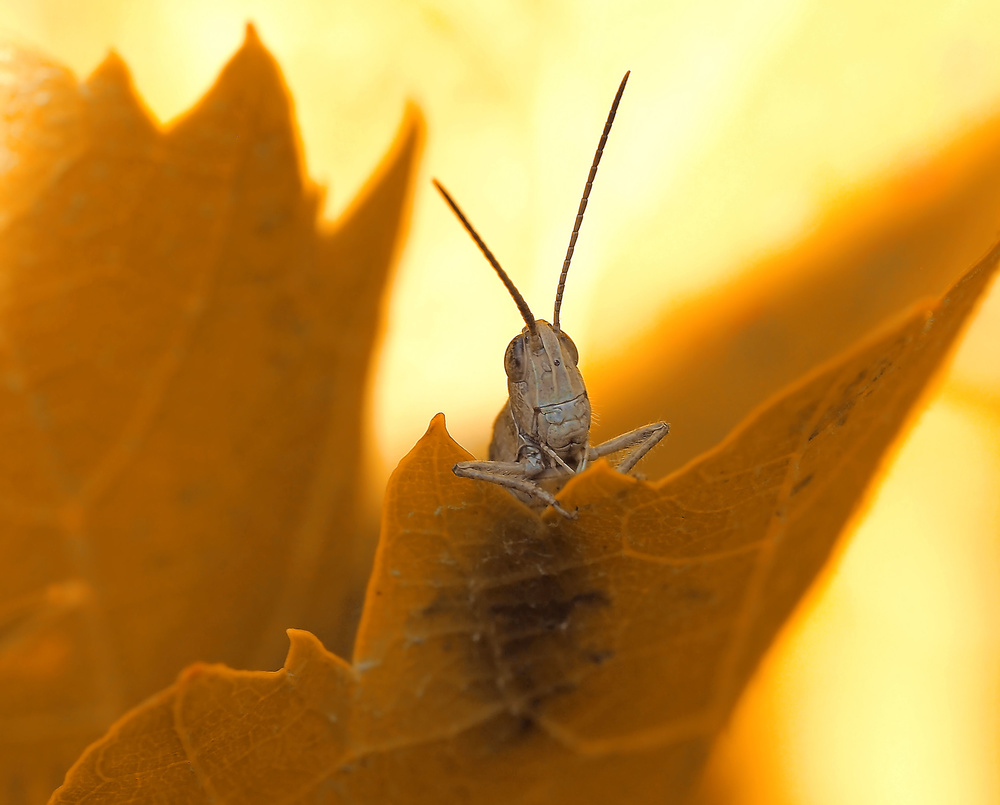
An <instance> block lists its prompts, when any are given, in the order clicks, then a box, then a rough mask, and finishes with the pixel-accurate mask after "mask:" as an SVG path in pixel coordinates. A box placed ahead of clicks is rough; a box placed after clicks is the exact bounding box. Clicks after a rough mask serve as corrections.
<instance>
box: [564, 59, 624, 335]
mask: <svg viewBox="0 0 1000 805" xmlns="http://www.w3.org/2000/svg"><path fill="white" fill-rule="evenodd" d="M629 73H631V70H628V71H626V73H625V77H624V78H623V79H622V83H621V84H619V85H618V94H617V95H615V100H614V102H613V103H612V104H611V111H610V112H608V121H607V123H605V124H604V132H603V134H601V141H600V142H599V143H598V144H597V153H595V154H594V162H593V164H592V165H591V166H590V173H589V174H588V176H587V184H586V186H585V187H584V188H583V198H581V199H580V208H579V209H578V210H577V211H576V223H575V224H574V225H573V234H571V235H570V236H569V248H568V249H566V259H565V260H563V267H562V273H561V274H560V275H559V287H557V288H556V305H555V310H554V312H553V313H552V328H553V329H554V330H558V329H559V308H561V307H562V298H563V291H564V290H565V289H566V275H567V274H569V263H570V260H572V259H573V249H575V248H576V239H577V236H578V235H579V234H580V224H582V223H583V214H584V212H586V211H587V199H588V198H590V189H591V188H592V187H593V186H594V177H595V176H597V166H598V165H599V164H600V163H601V156H602V155H603V154H604V146H605V144H606V143H607V142H608V134H609V133H610V132H611V124H612V123H614V122H615V113H616V112H617V111H618V104H619V102H620V101H621V99H622V93H623V92H625V82H626V81H628V77H629Z"/></svg>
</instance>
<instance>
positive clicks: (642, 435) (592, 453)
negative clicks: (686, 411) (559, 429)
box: [587, 422, 670, 472]
mask: <svg viewBox="0 0 1000 805" xmlns="http://www.w3.org/2000/svg"><path fill="white" fill-rule="evenodd" d="M668 433H670V425H668V424H667V423H666V422H654V423H653V424H652V425H646V427H644V428H636V429H635V430H630V431H629V432H628V433H623V434H622V435H621V436H616V437H615V438H614V439H608V441H606V442H601V444H598V445H595V446H594V447H591V448H590V450H588V451H587V460H588V461H591V460H593V459H595V458H600V457H601V456H607V455H611V454H612V453H617V452H619V451H621V450H629V449H630V448H635V449H634V450H633V451H632V452H631V453H629V455H627V456H626V457H625V458H624V459H622V460H621V462H619V464H618V465H617V466H616V467H615V469H616V470H618V472H628V471H629V470H631V469H632V468H633V467H634V466H635V465H636V464H638V463H639V461H640V460H641V459H642V457H643V456H644V455H646V453H648V452H649V451H650V450H652V449H653V448H654V447H656V445H657V444H658V443H659V441H660V439H662V438H663V437H664V436H666V435H667V434H668Z"/></svg>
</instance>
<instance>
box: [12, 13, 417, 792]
mask: <svg viewBox="0 0 1000 805" xmlns="http://www.w3.org/2000/svg"><path fill="white" fill-rule="evenodd" d="M0 69H2V71H3V76H4V84H3V91H4V96H5V97H4V98H3V130H2V136H3V147H4V153H5V165H6V166H7V172H6V175H5V176H4V177H3V178H4V181H3V185H2V189H0V217H2V220H3V228H2V233H0V288H2V295H0V376H2V378H3V383H2V384H0V444H3V446H4V457H5V461H4V469H3V472H2V473H0V521H2V529H3V537H2V541H0V556H2V559H0V590H2V592H0V691H2V693H0V723H2V728H0V777H2V783H0V790H3V791H6V792H10V793H9V794H8V795H7V796H8V799H9V800H10V801H14V802H19V801H27V802H39V801H44V799H45V798H47V796H48V794H49V793H50V792H51V790H52V788H53V787H54V786H55V785H57V784H58V783H59V781H60V780H61V779H62V775H63V774H64V772H65V770H66V768H67V767H68V765H69V764H70V763H71V762H72V761H73V759H74V758H75V757H76V756H77V755H78V754H79V753H80V751H81V750H82V749H83V748H84V747H85V746H86V745H87V743H89V742H90V741H92V740H94V739H95V738H97V737H98V736H99V735H101V734H102V733H103V732H104V730H105V729H106V728H107V727H108V725H110V724H111V722H112V721H114V720H115V719H116V718H118V717H119V716H120V715H121V713H122V712H124V710H126V709H127V708H129V707H131V706H133V705H135V704H137V703H138V702H139V701H141V700H142V699H143V698H145V697H146V696H149V695H150V694H152V693H154V692H155V691H156V690H158V689H160V688H162V687H163V686H164V685H166V684H169V683H170V681H172V680H173V678H174V677H175V676H176V674H177V673H178V672H179V671H180V670H181V669H182V668H184V667H185V666H186V665H188V664H189V663H191V662H194V661H196V660H205V659H211V660H217V661H223V662H227V663H230V664H233V665H235V666H238V667H256V668H277V667H279V666H280V665H281V660H282V656H283V654H284V650H285V640H284V629H285V628H287V626H288V625H289V624H298V625H301V626H303V627H305V628H309V629H312V630H313V631H315V632H316V633H317V634H319V635H322V637H323V639H324V640H325V641H327V642H328V643H329V644H330V645H331V646H337V645H338V644H346V645H349V642H348V641H349V638H350V635H351V633H352V626H351V622H352V619H351V617H350V615H349V608H350V606H351V604H352V603H353V599H354V597H355V596H357V595H359V594H360V591H361V590H362V589H363V585H364V578H365V575H366V572H367V571H366V568H367V566H368V561H369V560H368V555H369V554H368V552H367V551H365V550H362V549H361V547H360V546H359V545H358V543H357V534H356V531H357V527H358V526H357V519H358V509H359V506H358V500H359V498H360V491H359V483H360V474H359V470H358V468H359V466H361V465H362V454H361V438H360V435H361V429H362V428H361V423H362V404H363V402H364V399H365V394H364V391H365V388H366V382H365V381H366V378H367V376H368V367H369V363H370V360H371V353H372V349H373V346H374V339H375V334H376V323H377V320H378V314H379V312H380V309H381V299H382V291H383V288H384V285H385V281H386V278H387V276H388V272H389V268H390V266H391V264H392V257H393V254H394V252H395V250H396V246H397V242H398V239H399V237H400V235H399V231H400V227H401V226H402V225H403V221H404V219H405V215H404V209H405V205H406V202H407V197H408V196H407V191H408V188H409V186H410V183H409V178H410V173H411V170H412V161H413V158H414V155H415V149H416V147H417V142H418V140H419V136H420V123H419V119H418V118H417V117H416V115H415V113H414V112H411V113H410V114H409V115H408V117H407V119H406V121H405V122H404V124H403V127H402V129H401V131H400V134H399V137H398V141H397V143H396V145H395V146H394V147H393V150H392V153H391V154H390V156H389V157H388V158H387V160H386V162H385V164H384V166H383V168H382V169H380V170H379V172H378V175H377V177H376V178H375V179H373V180H372V183H371V185H370V186H369V187H368V188H366V189H365V190H364V191H363V192H362V193H361V195H360V197H359V199H358V201H357V203H356V204H355V206H353V207H352V208H351V209H350V210H349V211H347V212H345V213H344V215H343V216H342V217H341V220H340V221H339V222H338V224H337V225H336V227H329V226H319V225H318V223H317V212H318V207H319V204H320V199H321V194H320V191H319V189H318V188H316V187H315V186H314V185H312V184H310V183H309V182H308V181H307V180H306V179H305V177H304V174H303V168H302V164H301V155H300V152H299V147H298V142H297V135H296V132H295V128H294V123H293V121H292V119H291V108H290V104H289V99H288V96H287V92H286V90H285V87H284V85H283V83H282V80H281V76H280V74H279V72H278V69H277V66H276V64H275V63H274V61H273V59H272V58H271V56H270V55H269V54H268V53H267V51H265V50H264V48H263V47H262V46H261V44H260V42H259V40H258V39H257V37H256V34H255V33H254V32H253V31H252V30H250V31H249V33H248V37H247V41H246V42H245V44H244V45H243V47H242V48H241V49H240V50H239V52H238V53H237V54H236V55H235V56H234V57H233V59H232V60H231V61H230V63H229V64H228V65H227V66H226V68H225V69H224V70H223V72H222V75H221V76H220V77H219V79H218V81H217V83H216V85H215V86H214V87H213V89H212V90H211V91H210V92H209V93H208V94H207V95H206V97H205V98H204V99H203V100H202V101H201V102H200V103H199V104H198V106H197V107H196V108H195V109H194V110H193V111H192V112H191V113H190V114H189V115H187V116H185V117H184V118H183V119H182V120H180V121H178V122H176V123H175V124H173V125H172V126H170V127H169V129H167V130H166V131H161V130H160V129H158V128H157V126H156V125H155V124H154V123H153V122H152V121H151V120H150V119H149V117H148V116H147V114H146V112H145V110H144V109H143V108H142V105H141V103H140V102H139V101H138V99H137V98H136V96H135V94H134V92H133V90H132V87H131V83H130V80H129V77H128V74H127V71H126V68H125V66H124V64H123V63H122V62H121V61H120V60H119V59H118V58H116V57H115V56H111V57H109V58H108V59H107V60H106V61H105V62H104V63H103V64H102V65H101V67H100V68H99V69H98V70H97V71H95V72H94V74H93V75H92V76H91V77H90V78H89V79H88V80H87V81H85V82H84V83H82V84H81V83H78V82H77V80H76V79H75V78H74V76H73V75H72V74H71V73H70V72H69V71H68V70H67V69H65V68H64V67H61V66H59V65H58V64H56V63H54V62H50V61H48V60H46V59H44V58H42V57H40V56H37V55H36V54H34V53H32V52H30V51H25V50H20V49H15V48H7V49H5V50H4V51H3V64H2V68H0Z"/></svg>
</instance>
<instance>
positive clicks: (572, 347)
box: [559, 331, 580, 366]
mask: <svg viewBox="0 0 1000 805" xmlns="http://www.w3.org/2000/svg"><path fill="white" fill-rule="evenodd" d="M559 346H561V347H562V350H563V355H567V356H568V357H569V359H570V360H571V361H573V365H574V366H576V365H577V364H578V363H579V362H580V353H579V352H578V351H577V349H576V344H574V343H573V339H572V338H570V337H569V336H568V335H566V333H564V332H562V331H560V332H559Z"/></svg>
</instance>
